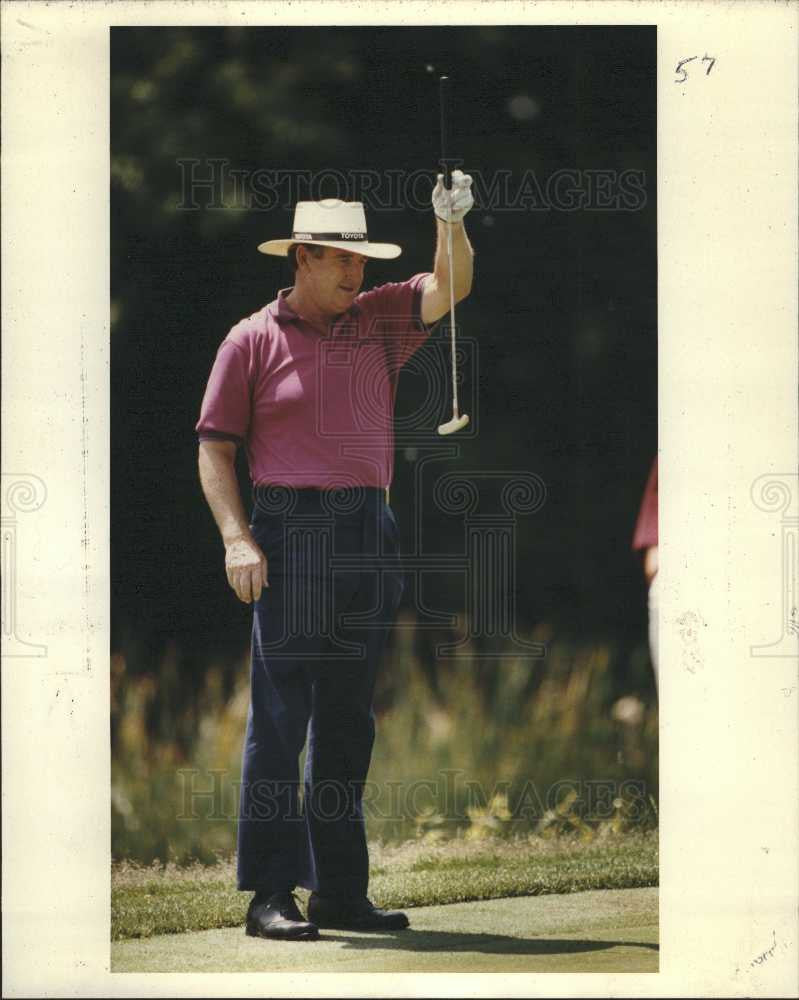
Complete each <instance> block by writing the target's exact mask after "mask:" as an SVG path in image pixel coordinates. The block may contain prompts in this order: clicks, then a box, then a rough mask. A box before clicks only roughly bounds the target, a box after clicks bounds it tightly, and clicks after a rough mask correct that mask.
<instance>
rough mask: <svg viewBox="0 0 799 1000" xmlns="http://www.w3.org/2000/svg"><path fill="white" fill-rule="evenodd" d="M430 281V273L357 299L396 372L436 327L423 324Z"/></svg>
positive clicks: (373, 290) (368, 293)
mask: <svg viewBox="0 0 799 1000" xmlns="http://www.w3.org/2000/svg"><path fill="white" fill-rule="evenodd" d="M428 277H430V273H429V272H423V273H420V274H415V275H414V276H413V277H412V278H409V279H408V281H397V282H389V283H388V284H385V285H378V286H377V288H372V289H371V290H370V291H368V292H362V293H361V294H360V295H359V296H358V298H357V299H356V303H357V305H358V306H359V308H360V309H362V310H363V312H364V313H365V314H366V316H367V317H368V318H369V324H370V334H371V335H377V336H379V337H380V338H381V339H382V340H383V341H384V343H385V346H386V353H387V356H388V358H389V362H390V368H391V369H392V371H394V372H397V373H398V372H399V369H400V368H401V367H402V366H403V365H404V364H405V362H406V361H408V359H409V358H411V357H412V356H413V354H414V353H415V352H416V351H417V350H418V349H419V348H420V347H421V346H422V344H424V342H425V341H426V340H427V339H428V337H429V336H430V334H431V332H432V330H433V327H434V325H435V324H432V325H431V326H427V325H426V324H425V323H424V322H423V320H422V292H423V290H424V283H425V281H426V279H427V278H428Z"/></svg>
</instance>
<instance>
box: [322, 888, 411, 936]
mask: <svg viewBox="0 0 799 1000" xmlns="http://www.w3.org/2000/svg"><path fill="white" fill-rule="evenodd" d="M308 919H309V920H312V921H313V922H314V924H315V925H316V926H317V927H329V928H330V929H331V930H340V931H402V930H405V928H406V927H407V926H408V918H407V916H406V915H405V914H404V913H402V912H401V911H400V910H381V909H379V908H378V907H376V906H374V905H373V904H372V903H371V902H370V901H369V900H368V899H367V898H366V896H364V897H363V898H362V899H338V898H333V897H326V896H317V895H316V893H314V894H313V895H312V896H311V898H310V900H309V901H308Z"/></svg>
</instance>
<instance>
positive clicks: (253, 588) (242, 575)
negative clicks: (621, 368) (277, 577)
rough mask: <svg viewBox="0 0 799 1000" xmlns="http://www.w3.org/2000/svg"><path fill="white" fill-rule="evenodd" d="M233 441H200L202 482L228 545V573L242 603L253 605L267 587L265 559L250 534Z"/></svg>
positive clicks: (226, 550) (229, 579)
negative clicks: (237, 475) (240, 490)
mask: <svg viewBox="0 0 799 1000" xmlns="http://www.w3.org/2000/svg"><path fill="white" fill-rule="evenodd" d="M235 461H236V445H235V444H234V442H233V441H208V440H206V441H201V442H200V451H199V457H198V466H199V473H200V483H201V485H202V489H203V493H204V494H205V499H206V500H207V501H208V506H209V507H210V508H211V513H212V514H213V515H214V520H215V521H216V524H217V527H218V528H219V534H220V535H221V536H222V542H223V544H224V546H225V572H226V574H227V579H228V583H229V584H230V586H231V587H232V588H233V590H234V591H235V592H236V596H237V597H238V598H239V600H241V601H244V602H245V603H246V604H250V603H251V602H252V601H257V600H258V599H259V597H260V596H261V590H262V588H263V587H268V586H269V582H268V579H267V563H266V556H265V555H264V554H263V552H262V551H261V549H260V548H259V547H258V545H257V544H256V542H255V539H254V538H253V537H252V533H251V532H250V524H249V521H248V519H247V515H246V513H245V511H244V505H243V504H242V502H241V494H240V493H239V484H238V480H237V479H236V467H235Z"/></svg>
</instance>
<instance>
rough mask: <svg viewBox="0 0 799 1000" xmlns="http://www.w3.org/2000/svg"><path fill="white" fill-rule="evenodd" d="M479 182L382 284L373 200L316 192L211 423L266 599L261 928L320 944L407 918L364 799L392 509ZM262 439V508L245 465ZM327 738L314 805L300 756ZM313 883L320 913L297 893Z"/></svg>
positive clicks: (249, 777)
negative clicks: (373, 891)
mask: <svg viewBox="0 0 799 1000" xmlns="http://www.w3.org/2000/svg"><path fill="white" fill-rule="evenodd" d="M470 188H471V177H469V176H468V175H465V174H463V173H461V172H460V171H453V173H452V184H451V188H450V189H446V188H445V187H444V184H443V178H442V177H441V176H439V178H438V183H437V184H436V186H435V188H434V190H433V194H432V205H433V210H434V212H435V215H436V219H437V221H436V228H437V243H436V251H435V260H434V266H433V271H432V273H420V274H416V275H414V276H413V277H412V278H410V279H409V280H407V281H401V282H392V283H388V284H384V285H380V286H379V287H376V288H373V289H371V290H369V291H365V292H362V291H361V287H362V285H363V281H364V268H365V265H366V263H367V261H368V260H369V259H370V258H382V259H390V258H394V257H397V256H399V254H400V253H401V252H402V251H401V248H400V247H399V246H396V245H394V244H387V243H372V242H370V241H369V238H368V235H367V229H366V217H365V212H364V209H363V206H362V205H361V204H360V203H358V202H342V201H338V200H335V199H328V200H325V201H320V202H299V203H298V204H297V206H296V209H295V215H294V225H293V232H292V235H291V236H290V237H289V238H286V239H277V240H269V241H268V242H266V243H262V244H261V245H260V246H259V247H258V249H259V250H260V251H261V252H262V253H266V254H273V255H277V256H281V257H288V261H289V265H290V268H291V270H292V272H293V274H294V285H293V286H292V287H291V288H285V289H283V290H281V291H279V292H278V295H277V298H276V299H274V301H272V302H270V303H269V305H267V306H264V307H263V308H262V309H261V310H259V311H258V312H256V313H254V314H253V315H252V316H250V317H248V318H246V319H243V320H242V321H241V322H239V323H237V324H236V325H235V326H234V327H233V328H232V329H231V331H230V332H229V334H228V335H227V337H226V338H225V339H224V341H223V342H222V344H221V346H220V347H219V350H218V352H217V355H216V360H215V362H214V365H213V368H212V371H211V375H210V378H209V381H208V385H207V388H206V392H205V396H204V399H203V403H202V409H201V413H200V419H199V421H198V423H197V425H196V429H197V432H198V436H199V439H200V445H199V474H200V481H201V483H202V488H203V492H204V494H205V497H206V499H207V501H208V504H209V506H210V508H211V511H212V513H213V515H214V518H215V520H216V523H217V526H218V528H219V531H220V534H221V536H222V541H223V543H224V547H225V569H226V573H227V579H228V582H229V584H230V586H231V587H232V588H233V590H234V591H235V593H236V595H237V596H238V598H239V599H240V600H242V601H244V602H246V603H248V604H250V603H252V604H253V605H254V615H253V630H252V651H251V652H252V659H251V689H250V706H249V713H248V719H247V731H246V736H245V742H244V751H243V763H242V784H241V792H240V801H239V823H238V870H237V880H238V888H239V889H240V890H248V891H251V892H253V893H254V895H253V897H252V899H251V901H250V905H249V909H248V912H247V919H246V932H247V934H250V935H254V936H260V937H268V938H284V939H309V938H316V937H318V934H319V928H320V927H336V928H344V929H352V930H387V929H401V928H404V927H407V926H408V919H407V917H406V915H405V914H404V913H401V912H398V911H385V910H381V909H378V908H377V907H375V906H373V905H372V903H371V902H370V901H369V899H368V898H367V887H368V881H369V857H368V853H367V845H366V831H365V824H364V817H363V808H362V796H363V786H364V782H365V780H366V776H367V772H368V769H369V763H370V759H371V753H372V744H373V741H374V716H373V713H372V696H373V691H374V685H375V678H376V671H377V668H378V665H379V662H380V657H381V654H382V652H383V649H384V646H385V641H386V637H387V635H388V632H389V630H390V628H391V626H392V624H393V620H394V616H395V614H396V610H397V607H398V605H399V601H400V598H401V596H402V589H403V579H402V572H401V566H400V556H399V530H398V527H397V523H396V520H395V517H394V514H393V512H392V510H391V507H390V506H389V502H388V489H389V486H390V485H391V478H392V470H393V449H394V437H393V410H394V400H395V392H396V382H397V376H398V374H399V370H400V368H401V367H402V365H403V364H404V363H405V362H406V361H407V360H408V358H410V357H411V355H412V354H413V353H414V351H416V350H417V348H418V347H419V346H420V345H421V344H423V343H424V341H425V340H426V338H427V337H428V336H429V334H430V326H431V324H433V323H435V322H436V321H437V320H439V319H440V318H441V317H442V316H444V315H445V314H446V313H447V312H448V311H449V309H450V273H449V270H450V269H449V263H448V260H449V258H448V250H447V243H448V235H451V237H452V279H453V286H454V295H455V299H456V301H460V300H461V299H463V298H464V297H465V296H466V295H468V294H469V291H470V289H471V284H472V270H473V267H472V249H471V247H470V245H469V241H468V239H467V236H466V233H465V230H464V226H463V217H464V216H465V214H466V213H467V212H468V211H469V209H470V208H471V207H472V204H473V198H472V194H471V190H470ZM239 446H243V447H245V448H246V453H247V459H248V463H249V471H250V478H251V480H252V483H253V494H254V505H253V510H252V518H251V519H250V518H248V517H247V515H246V514H245V511H244V507H243V505H242V500H241V496H240V493H239V489H238V485H237V479H236V474H235V457H236V449H237V448H238V447H239ZM306 738H307V743H308V746H307V756H306V766H305V775H304V794H303V801H302V809H300V808H299V787H298V786H299V766H298V762H299V756H300V754H301V752H302V750H303V747H304V746H305V743H306ZM297 886H302V887H304V888H306V889H309V890H311V897H310V901H309V904H308V916H307V919H305V918H304V917H303V915H302V913H301V912H300V910H299V909H298V906H297V902H296V900H295V897H294V895H293V890H294V889H295V888H296V887H297Z"/></svg>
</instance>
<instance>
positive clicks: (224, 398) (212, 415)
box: [195, 339, 251, 445]
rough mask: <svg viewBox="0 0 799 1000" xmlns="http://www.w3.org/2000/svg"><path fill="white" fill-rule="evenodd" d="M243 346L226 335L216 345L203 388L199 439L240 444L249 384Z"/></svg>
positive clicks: (246, 425)
mask: <svg viewBox="0 0 799 1000" xmlns="http://www.w3.org/2000/svg"><path fill="white" fill-rule="evenodd" d="M249 368H250V366H249V362H248V358H247V352H246V350H245V348H244V347H242V346H240V345H239V344H237V343H234V341H232V340H230V339H225V340H223V341H222V344H221V345H220V347H219V350H218V351H217V354H216V360H215V361H214V365H213V368H212V369H211V375H210V377H209V379H208V385H207V386H206V389H205V395H204V397H203V401H202V406H201V408H200V419H199V420H198V421H197V425H196V428H195V429H196V431H197V435H198V437H199V439H200V440H201V441H206V440H228V441H235V442H236V444H239V445H241V444H243V443H244V440H245V438H246V437H247V430H248V428H249V425H250V399H251V386H250V378H249Z"/></svg>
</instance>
